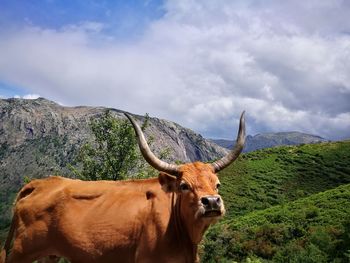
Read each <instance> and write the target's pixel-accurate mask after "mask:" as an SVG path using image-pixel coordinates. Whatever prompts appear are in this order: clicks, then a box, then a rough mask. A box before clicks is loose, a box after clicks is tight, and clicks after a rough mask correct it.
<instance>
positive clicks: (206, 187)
mask: <svg viewBox="0 0 350 263" xmlns="http://www.w3.org/2000/svg"><path fill="white" fill-rule="evenodd" d="M126 116H127V117H128V118H129V120H130V121H131V123H132V124H133V126H134V129H135V131H136V134H137V138H138V143H139V147H140V150H141V152H142V155H143V156H144V158H145V159H146V160H147V162H148V163H149V164H150V165H152V166H153V167H154V168H156V169H157V170H159V171H161V173H160V175H159V182H160V184H161V186H162V188H163V190H164V191H166V192H174V193H176V194H177V202H178V205H179V209H180V211H179V213H180V215H179V216H180V217H181V218H182V219H183V221H184V222H186V228H187V230H188V232H189V233H190V235H191V238H192V241H193V242H194V243H199V241H200V240H201V238H202V235H203V233H204V231H205V230H206V229H207V228H208V226H209V225H210V224H212V223H214V222H216V221H217V219H218V218H220V217H221V216H223V215H224V213H225V207H224V203H223V200H222V198H221V196H220V195H219V187H220V181H219V178H218V176H217V172H219V171H220V170H222V169H224V168H225V167H227V166H228V165H229V164H230V163H232V162H233V161H234V160H236V159H237V157H238V156H239V154H240V153H241V151H242V149H243V146H244V142H245V123H244V112H243V113H242V115H241V118H240V124H239V131H238V136H237V141H236V145H235V147H234V148H233V150H232V151H231V152H230V153H229V154H227V155H226V156H224V157H223V158H222V159H220V160H218V161H215V162H213V163H202V162H194V163H187V164H183V165H174V164H169V163H166V162H164V161H162V160H160V159H158V158H157V157H156V156H155V155H154V154H153V153H152V152H151V150H150V149H149V146H148V144H147V141H146V140H145V138H144V135H143V133H142V130H141V128H140V127H139V125H138V124H137V123H136V122H135V121H134V120H133V119H132V118H131V117H130V116H129V115H128V114H126Z"/></svg>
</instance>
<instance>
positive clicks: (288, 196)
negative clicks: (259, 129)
mask: <svg viewBox="0 0 350 263" xmlns="http://www.w3.org/2000/svg"><path fill="white" fill-rule="evenodd" d="M349 167H350V142H349V141H344V142H335V143H322V144H316V145H303V146H292V147H277V148H271V149H265V150H260V151H256V152H252V153H248V154H245V155H243V156H241V157H240V158H239V160H237V161H236V162H235V163H234V164H233V165H231V166H230V167H228V168H227V169H226V170H223V171H222V172H221V173H220V175H221V177H220V180H221V183H222V187H221V188H220V191H221V194H222V195H223V198H224V200H225V204H226V208H227V209H228V211H227V215H226V216H225V219H224V220H223V221H222V222H221V223H220V224H219V225H217V226H214V227H213V228H211V229H210V231H209V232H208V233H207V235H206V239H205V242H204V244H203V256H202V262H235V261H236V262H349V261H350V253H349V252H350V202H349V200H350V184H349V183H350V170H349ZM328 189H333V190H329V191H326V190H328ZM325 191H326V192H325Z"/></svg>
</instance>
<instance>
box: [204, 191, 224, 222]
mask: <svg viewBox="0 0 350 263" xmlns="http://www.w3.org/2000/svg"><path fill="white" fill-rule="evenodd" d="M201 203H202V205H203V208H204V213H203V217H218V216H222V215H223V214H224V212H225V209H224V205H223V202H222V199H221V197H220V196H219V195H208V196H203V197H202V198H201Z"/></svg>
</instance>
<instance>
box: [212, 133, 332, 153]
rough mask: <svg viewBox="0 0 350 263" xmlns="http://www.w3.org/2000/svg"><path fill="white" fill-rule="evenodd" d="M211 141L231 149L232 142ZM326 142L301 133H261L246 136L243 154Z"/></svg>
mask: <svg viewBox="0 0 350 263" xmlns="http://www.w3.org/2000/svg"><path fill="white" fill-rule="evenodd" d="M212 141H213V142H214V143H216V144H218V145H220V146H222V147H224V148H226V149H232V147H233V146H234V141H231V140H224V139H212ZM327 141H328V140H326V139H324V138H322V137H320V136H317V135H311V134H306V133H302V132H296V131H293V132H276V133H262V134H257V135H254V136H251V135H248V136H247V138H246V143H245V147H244V150H243V151H244V152H252V151H255V150H259V149H264V148H271V147H275V146H280V145H299V144H309V143H320V142H327Z"/></svg>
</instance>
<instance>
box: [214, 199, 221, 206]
mask: <svg viewBox="0 0 350 263" xmlns="http://www.w3.org/2000/svg"><path fill="white" fill-rule="evenodd" d="M215 201H216V203H217V204H218V205H220V204H221V198H220V197H217V198H216V200H215Z"/></svg>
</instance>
